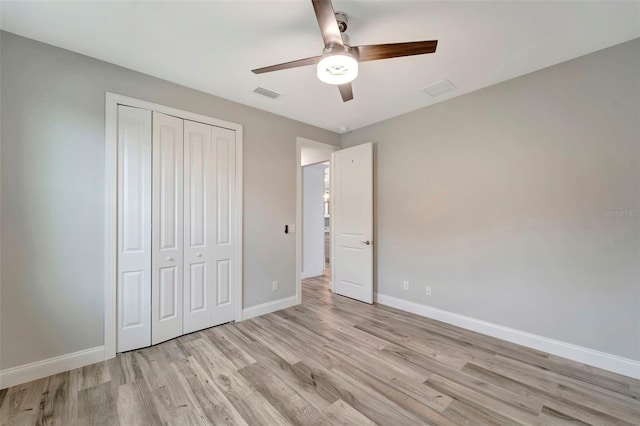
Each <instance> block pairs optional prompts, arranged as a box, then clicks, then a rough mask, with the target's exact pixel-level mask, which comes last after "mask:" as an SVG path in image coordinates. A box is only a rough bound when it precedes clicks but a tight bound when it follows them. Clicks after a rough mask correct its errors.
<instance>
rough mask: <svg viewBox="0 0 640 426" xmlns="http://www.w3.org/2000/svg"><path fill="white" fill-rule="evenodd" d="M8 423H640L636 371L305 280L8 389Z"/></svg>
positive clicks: (4, 408)
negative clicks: (587, 361)
mask: <svg viewBox="0 0 640 426" xmlns="http://www.w3.org/2000/svg"><path fill="white" fill-rule="evenodd" d="M0 424H2V425H7V426H8V425H65V426H66V425H123V426H125V425H126V426H128V425H211V424H216V425H217V424H229V425H289V424H291V425H371V424H379V425H391V426H398V425H417V424H433V425H481V424H487V425H506V424H526V425H569V424H571V425H584V424H591V425H638V424H640V381H638V380H633V379H630V378H628V377H624V376H620V375H617V374H613V373H609V372H606V371H603V370H598V369H596V368H593V367H588V366H585V365H582V364H578V363H575V362H572V361H568V360H565V359H561V358H558V357H555V356H551V355H548V354H546V353H542V352H538V351H534V350H531V349H527V348H524V347H520V346H517V345H514V344H511V343H507V342H504V341H501V340H498V339H494V338H490V337H487V336H483V335H480V334H477V333H474V332H471V331H467V330H464V329H460V328H457V327H454V326H451V325H447V324H443V323H439V322H436V321H432V320H428V319H425V318H422V317H418V316H415V315H412V314H408V313H404V312H401V311H398V310H395V309H392V308H387V307H384V306H379V305H374V306H370V305H366V304H363V303H359V302H356V301H353V300H350V299H347V298H344V297H340V296H335V295H332V294H331V293H330V292H329V290H328V283H327V279H326V278H325V277H322V278H315V279H309V280H305V282H304V283H303V304H302V305H300V306H296V307H292V308H289V309H286V310H283V311H280V312H277V313H273V314H269V315H265V316H262V317H259V318H254V319H251V320H248V321H243V322H241V323H238V324H226V325H222V326H219V327H215V328H211V329H208V330H204V331H201V332H198V333H193V334H189V335H187V336H182V337H180V338H177V339H174V340H171V341H168V342H165V343H162V344H160V345H157V346H153V347H150V348H145V349H141V350H137V351H132V352H128V353H124V354H121V355H119V356H117V357H116V358H114V359H111V360H109V361H106V362H102V363H97V364H93V365H90V366H87V367H84V368H80V369H76V370H72V371H68V372H65V373H61V374H57V375H55V376H51V377H47V378H45V379H41V380H36V381H33V382H30V383H26V384H24V385H20V386H15V387H12V388H9V389H5V390H2V391H0Z"/></svg>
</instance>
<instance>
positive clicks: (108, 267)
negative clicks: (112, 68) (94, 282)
mask: <svg viewBox="0 0 640 426" xmlns="http://www.w3.org/2000/svg"><path fill="white" fill-rule="evenodd" d="M118 105H127V106H131V107H135V108H141V109H146V110H150V111H156V112H160V113H163V114H167V115H172V116H175V117H179V118H182V119H185V120H191V121H197V122H199V123H204V124H209V125H212V126H216V127H223V128H225V129H230V130H235V132H236V178H237V179H236V224H237V226H236V230H235V232H236V242H237V244H236V248H235V253H234V254H235V259H236V262H235V270H234V273H235V277H236V288H235V308H234V316H235V321H240V320H242V287H243V281H242V254H243V247H242V244H243V241H242V235H243V234H242V227H243V211H242V208H243V199H244V198H243V179H242V176H243V168H242V164H243V159H242V152H243V134H242V129H243V127H242V125H241V124H237V123H232V122H230V121H224V120H219V119H217V118H213V117H208V116H206V115H201V114H196V113H193V112H189V111H183V110H180V109H176V108H172V107H168V106H165V105H160V104H156V103H153V102H148V101H144V100H140V99H136V98H130V97H128V96H123V95H118V94H116V93H110V92H106V96H105V174H106V176H105V315H104V336H105V337H104V340H105V342H104V358H103V359H109V358H113V357H114V356H115V355H116V309H117V306H116V289H117V286H116V278H117V270H116V259H117V250H118V249H117V247H118V246H117V234H118V229H117V220H116V218H117V210H116V209H117V187H116V184H117V176H118V174H117V172H118V170H117V158H118V157H117V147H118V135H117V129H118Z"/></svg>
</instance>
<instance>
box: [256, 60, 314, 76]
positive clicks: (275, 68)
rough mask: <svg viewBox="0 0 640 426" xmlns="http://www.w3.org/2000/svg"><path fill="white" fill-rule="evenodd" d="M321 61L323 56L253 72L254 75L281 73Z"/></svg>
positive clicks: (258, 69)
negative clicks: (272, 72) (281, 71)
mask: <svg viewBox="0 0 640 426" xmlns="http://www.w3.org/2000/svg"><path fill="white" fill-rule="evenodd" d="M320 59H322V56H313V57H311V58H305V59H298V60H297V61H291V62H284V63H282V64H278V65H271V66H269V67H264V68H256V69H255V70H251V72H252V73H254V74H262V73H265V72H271V71H280V70H286V69H289V68H297V67H304V66H306V65H315V64H317V63H318V62H320Z"/></svg>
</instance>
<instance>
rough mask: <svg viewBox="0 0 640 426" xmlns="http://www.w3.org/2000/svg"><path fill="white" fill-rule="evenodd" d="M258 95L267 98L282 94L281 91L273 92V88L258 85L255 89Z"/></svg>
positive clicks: (274, 97)
mask: <svg viewBox="0 0 640 426" xmlns="http://www.w3.org/2000/svg"><path fill="white" fill-rule="evenodd" d="M254 92H255V93H257V94H258V95H262V96H266V97H267V98H271V99H276V98H277V97H279V96H280V93H276V92H272V91H271V90H267V89H265V88H264V87H257V88H256V90H254Z"/></svg>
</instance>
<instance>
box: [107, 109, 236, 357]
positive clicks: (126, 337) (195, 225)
mask: <svg viewBox="0 0 640 426" xmlns="http://www.w3.org/2000/svg"><path fill="white" fill-rule="evenodd" d="M235 153H236V134H235V131H233V130H229V129H224V128H220V127H214V126H211V125H207V124H202V123H197V122H193V121H188V120H183V119H181V118H177V117H174V116H170V115H165V114H161V113H157V112H151V111H146V110H143V109H138V108H131V107H126V106H119V107H118V328H117V330H118V338H117V351H118V352H124V351H128V350H132V349H137V348H141V347H145V346H149V345H151V344H154V345H155V344H157V343H160V342H163V341H165V340H169V339H172V338H174V337H178V336H180V335H182V334H185V333H190V332H193V331H197V330H201V329H204V328H207V327H212V326H214V325H219V324H222V323H225V322H229V321H233V320H234V288H235V285H236V277H235V274H234V262H235V252H234V250H235V248H236V244H237V242H236V241H235V235H236V233H235V232H234V231H235V229H236V227H237V226H240V224H237V223H235V220H236V219H235V218H236V212H235V206H236V202H237V200H236V196H237V195H236V167H235V164H236V157H235Z"/></svg>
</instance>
